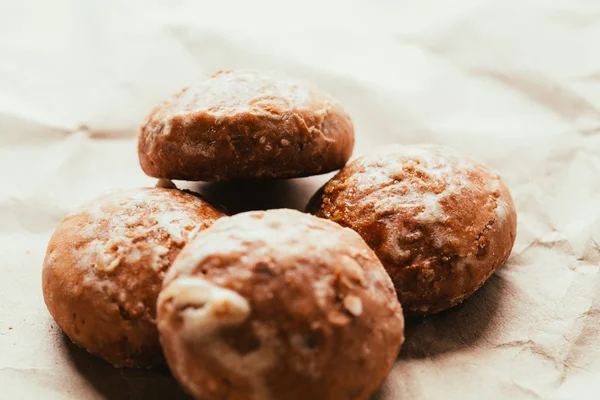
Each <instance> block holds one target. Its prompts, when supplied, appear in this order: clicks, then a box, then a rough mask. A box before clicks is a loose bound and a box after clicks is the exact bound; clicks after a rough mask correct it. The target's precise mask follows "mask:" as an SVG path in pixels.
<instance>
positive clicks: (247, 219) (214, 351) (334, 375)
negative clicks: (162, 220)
mask: <svg viewBox="0 0 600 400" xmlns="http://www.w3.org/2000/svg"><path fill="white" fill-rule="evenodd" d="M157 307H158V318H157V320H158V328H159V331H160V339H161V343H162V345H163V349H164V352H165V356H166V358H167V361H168V364H169V366H170V368H171V371H172V372H173V374H174V375H175V377H176V378H177V379H178V380H179V382H180V383H181V384H182V386H183V387H184V388H185V389H186V390H187V391H188V392H189V393H190V394H191V395H193V396H194V397H195V398H196V399H202V400H212V399H230V400H269V399H286V400H306V399H324V400H330V399H339V400H342V399H344V400H348V399H368V398H370V396H371V395H372V394H373V392H374V391H375V390H376V389H377V387H378V386H379V385H380V384H381V382H382V381H383V379H384V378H385V377H386V375H387V373H388V372H389V370H390V369H391V367H392V365H393V363H394V360H395V358H396V356H397V353H398V351H399V348H400V346H401V344H402V342H403V340H404V337H403V330H404V320H403V315H402V309H401V307H400V304H399V302H398V300H397V297H396V294H395V291H394V287H393V285H392V282H391V280H390V278H389V276H388V275H387V274H386V272H385V270H384V268H383V266H382V265H381V263H380V261H379V260H378V259H377V257H376V256H375V254H374V253H373V252H372V250H371V249H370V248H369V247H368V246H367V245H366V244H365V243H364V241H363V240H362V239H361V238H360V236H359V235H357V234H356V233H355V232H353V231H352V230H350V229H345V228H342V227H340V226H339V225H337V224H334V223H332V222H329V221H326V220H323V219H319V218H316V217H314V216H312V215H309V214H304V213H300V212H297V211H292V210H285V209H283V210H269V211H255V212H248V213H243V214H237V215H235V216H233V217H230V218H223V219H221V220H219V221H217V222H215V224H214V225H213V226H212V227H210V228H209V229H207V230H205V231H203V232H200V233H199V234H198V235H197V236H196V238H195V239H194V240H193V241H192V242H190V244H189V245H188V246H187V247H186V248H185V249H184V250H183V251H182V252H181V253H180V254H179V256H178V258H177V260H176V261H175V263H174V265H173V268H172V269H171V270H170V271H169V273H168V274H167V277H166V278H165V282H164V286H163V289H162V291H161V293H160V295H159V300H158V306H157Z"/></svg>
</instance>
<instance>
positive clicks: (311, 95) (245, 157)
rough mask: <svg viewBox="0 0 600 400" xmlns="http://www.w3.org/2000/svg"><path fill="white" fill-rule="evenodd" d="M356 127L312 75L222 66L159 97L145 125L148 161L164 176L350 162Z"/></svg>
mask: <svg viewBox="0 0 600 400" xmlns="http://www.w3.org/2000/svg"><path fill="white" fill-rule="evenodd" d="M353 147H354V127H353V125H352V121H351V120H350V117H349V116H348V114H346V112H345V111H344V110H343V108H342V106H341V105H340V104H339V103H338V102H337V101H335V100H334V99H333V98H331V97H330V96H328V95H327V94H325V93H323V92H321V91H320V90H318V89H316V88H315V87H313V86H312V85H310V84H309V83H306V82H303V81H299V80H295V79H292V78H289V77H287V76H284V75H281V74H275V73H262V72H257V71H247V70H241V71H220V72H217V73H216V74H214V75H212V76H211V77H209V78H207V79H205V80H202V81H200V82H199V83H197V84H196V85H193V86H191V87H187V88H185V89H183V90H181V91H180V92H179V93H177V94H175V95H174V96H173V97H172V98H171V99H170V100H167V101H165V102H164V103H162V104H159V105H158V106H156V107H155V108H154V110H153V111H152V112H151V113H150V115H149V116H148V118H147V119H146V121H145V122H144V124H143V125H142V127H141V130H140V134H139V142H138V154H139V159H140V164H141V166H142V169H143V170H144V172H146V174H148V175H150V176H153V177H156V178H168V179H182V180H200V181H217V180H227V179H240V178H294V177H301V176H308V175H315V174H322V173H325V172H329V171H333V170H336V169H339V168H341V167H343V166H344V164H345V163H346V161H347V160H348V158H350V155H351V153H352V149H353Z"/></svg>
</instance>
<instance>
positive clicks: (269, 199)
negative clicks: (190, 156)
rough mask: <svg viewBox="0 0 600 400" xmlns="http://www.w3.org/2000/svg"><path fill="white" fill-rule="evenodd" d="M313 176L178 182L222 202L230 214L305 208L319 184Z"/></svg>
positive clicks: (181, 185)
mask: <svg viewBox="0 0 600 400" xmlns="http://www.w3.org/2000/svg"><path fill="white" fill-rule="evenodd" d="M319 183H320V182H319V181H317V180H315V179H312V178H300V179H256V180H233V181H222V182H207V183H185V182H178V183H177V186H178V187H180V188H182V189H183V188H188V189H190V190H192V191H194V192H198V193H200V194H201V195H202V198H204V199H205V200H207V201H208V202H211V203H213V204H218V205H221V206H223V207H224V208H225V209H226V210H227V212H228V213H229V214H231V215H233V214H238V213H241V212H245V211H254V210H269V209H273V208H291V209H295V210H300V211H303V210H304V206H305V204H306V202H307V201H308V199H309V198H310V197H311V196H312V195H313V193H314V192H315V191H316V190H317V188H318V187H319Z"/></svg>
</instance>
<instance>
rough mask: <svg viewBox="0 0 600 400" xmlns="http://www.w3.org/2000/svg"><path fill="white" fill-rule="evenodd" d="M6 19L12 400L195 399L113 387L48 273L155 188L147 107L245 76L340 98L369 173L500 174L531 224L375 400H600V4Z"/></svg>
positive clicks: (5, 241) (275, 197) (246, 198)
mask: <svg viewBox="0 0 600 400" xmlns="http://www.w3.org/2000/svg"><path fill="white" fill-rule="evenodd" d="M2 1H4V2H6V5H4V6H3V5H2V4H1V3H0V9H2V10H3V12H1V13H0V22H1V23H0V60H2V62H0V221H1V222H2V223H1V224H0V255H1V256H2V261H3V262H2V268H3V271H4V272H5V278H6V279H2V280H0V387H2V388H3V389H2V390H3V393H4V394H5V395H6V396H7V397H11V398H39V397H44V398H49V399H70V398H81V399H86V400H87V399H101V398H118V396H119V395H123V393H127V394H128V395H130V397H131V398H134V399H138V398H139V399H151V398H161V397H162V398H165V397H176V398H185V395H184V394H183V392H182V391H181V389H179V386H178V385H177V384H176V382H174V380H173V379H172V378H170V377H168V376H167V375H165V374H164V373H162V372H146V371H144V372H138V371H135V372H134V371H119V370H116V369H113V368H112V367H111V366H109V365H108V364H106V363H104V362H102V361H101V360H99V359H97V358H95V357H92V356H90V355H88V354H87V353H85V352H84V351H83V350H81V349H78V348H76V347H75V346H73V345H72V344H68V341H67V340H65V339H64V338H63V336H62V335H61V334H60V333H59V331H58V328H57V327H56V324H55V323H54V322H53V321H52V319H51V317H50V315H49V314H48V312H47V310H46V308H45V305H44V302H43V297H42V293H41V289H40V288H41V266H42V260H43V258H44V254H45V249H46V245H47V243H48V240H49V238H50V235H51V234H52V232H53V230H54V229H55V227H56V226H57V225H58V223H59V222H60V220H61V219H62V218H63V217H64V216H65V215H66V214H67V213H69V212H71V211H72V210H73V209H75V208H77V207H78V206H80V205H82V204H83V203H86V202H88V201H89V200H92V199H93V198H95V197H97V196H98V195H99V194H101V193H103V192H105V191H106V190H108V189H111V188H117V187H121V188H133V187H143V186H154V185H155V183H156V180H155V179H153V178H149V177H146V176H145V175H144V174H143V172H142V171H141V169H140V168H139V163H138V160H137V154H136V142H135V140H136V136H137V132H138V128H139V124H140V123H142V121H143V119H144V117H145V116H146V114H147V113H148V112H150V110H151V108H152V106H153V105H154V104H157V103H158V102H160V101H163V100H165V99H167V98H168V97H169V96H170V95H171V94H172V93H173V92H175V91H177V90H178V89H180V88H181V87H183V86H186V85H189V84H191V83H193V82H194V81H195V80H197V79H200V78H201V77H202V76H203V75H204V74H209V73H213V72H215V71H216V70H218V69H230V68H258V69H265V70H282V71H284V72H287V73H288V74H290V75H295V76H298V77H300V78H303V79H308V80H311V81H313V82H314V83H315V84H317V85H318V86H320V87H322V88H323V89H324V90H325V91H326V92H329V93H331V94H332V95H333V96H334V97H335V98H337V99H338V100H339V101H340V102H341V103H342V104H343V105H344V107H345V109H346V110H347V111H348V113H349V114H350V115H351V116H352V119H353V121H354V123H355V126H356V147H355V154H354V155H355V157H356V156H358V155H359V154H361V153H369V152H370V151H372V150H373V149H374V148H376V147H378V146H381V145H386V144H389V143H392V142H399V143H405V144H417V143H423V142H434V143H437V144H445V145H449V146H451V147H455V148H456V149H457V150H459V151H460V152H462V153H464V154H468V155H470V156H471V157H472V158H475V159H481V160H482V161H484V162H486V163H488V164H489V165H490V167H492V168H493V169H495V170H497V171H498V172H499V173H500V175H501V176H502V177H503V179H504V181H505V182H506V184H507V185H508V187H509V188H510V190H511V193H512V195H513V198H514V201H515V205H516V208H517V211H518V214H519V222H518V224H519V225H518V235H517V241H516V244H515V248H514V251H513V254H512V255H511V257H510V259H509V261H508V263H507V264H506V265H505V266H503V267H502V268H501V269H500V270H499V272H498V273H497V274H496V275H494V276H493V277H492V278H491V279H490V281H489V282H488V283H487V284H485V285H484V286H483V287H482V288H481V289H480V290H479V291H478V292H476V293H475V294H474V295H473V296H472V297H471V298H470V299H468V300H466V301H465V302H464V303H463V304H462V305H460V306H458V307H456V308H454V309H452V310H449V311H447V312H444V313H442V314H440V315H437V316H435V317H430V318H426V319H424V320H415V321H408V322H407V331H406V337H407V341H406V344H405V346H404V348H403V350H402V352H401V355H400V357H399V358H398V361H397V363H396V365H395V367H394V369H393V370H392V372H391V374H390V377H389V378H388V379H387V381H386V382H385V383H384V386H383V388H382V390H381V391H380V393H379V394H378V395H377V397H376V399H377V400H392V399H398V398H415V399H435V398H448V397H450V398H454V397H457V396H460V397H461V399H479V398H481V395H482V394H485V395H486V398H489V399H503V398H531V399H536V398H542V399H546V398H547V399H556V400H559V399H560V400H564V399H571V398H577V399H590V400H591V399H595V398H596V397H597V393H598V391H600V384H599V383H598V382H600V346H599V345H598V343H600V271H599V269H600V244H599V243H600V135H598V134H599V133H600V53H599V52H598V51H595V49H598V48H600V3H598V2H597V1H593V0H591V1H586V0H573V1H569V2H564V1H559V0H530V1H527V2H518V4H517V3H510V2H505V1H502V0H459V1H454V2H437V3H436V6H435V8H432V7H431V4H429V2H421V1H416V0H407V1H403V2H388V1H371V2H367V1H364V2H347V1H341V0H336V1H332V2H320V1H317V0H306V1H305V2H303V4H302V7H295V8H294V9H293V11H292V10H291V9H288V8H287V6H284V5H283V4H282V3H281V2H278V1H275V0H257V1H255V2H240V3H238V5H237V6H232V5H228V4H225V3H223V4H221V3H219V4H212V5H210V6H208V5H207V4H206V3H201V2H195V1H182V2H179V3H178V4H177V5H176V6H175V5H173V4H172V2H167V1H162V0H158V1H154V2H145V1H141V0H135V1H133V2H131V3H128V4H124V3H122V2H118V1H107V2H105V3H103V5H102V6H98V5H93V4H92V3H85V2H79V3H77V4H75V3H73V2H72V1H68V0H57V1H55V2H52V3H48V2H42V1H39V0H37V1H36V0H32V1H30V2H27V3H18V2H17V3H15V2H11V3H8V1H7V0H0V2H2ZM217 3H218V2H217ZM31 9H35V10H36V13H33V12H31ZM234 9H235V11H234ZM257 10H260V12H258V11H257ZM315 10H318V11H315ZM341 10H343V18H341V17H340V15H342V14H341ZM291 14H293V16H294V18H291V17H290V15H291ZM134 17H135V18H134ZM331 175H332V174H328V175H324V176H319V177H312V178H306V179H300V180H293V181H289V182H287V181H286V182H270V183H264V184H260V187H259V188H260V190H259V191H258V192H256V189H255V188H254V187H253V186H252V187H251V185H249V184H240V185H241V186H239V187H238V189H236V188H235V187H232V186H231V185H228V184H227V183H223V184H217V185H214V184H213V185H205V184H197V183H183V182H177V185H178V187H182V188H191V189H194V190H200V191H205V193H206V194H207V195H208V196H209V197H211V198H214V199H217V200H219V201H220V202H223V203H224V204H225V205H227V206H230V209H231V210H235V211H242V210H247V209H249V208H256V209H258V208H266V207H285V206H290V207H293V208H300V209H301V208H302V207H303V206H304V205H305V204H306V202H307V201H308V198H309V197H310V196H311V195H312V194H313V193H314V191H315V190H316V189H317V188H318V187H319V186H320V185H321V184H322V183H324V181H325V180H326V179H327V178H328V177H330V176H331Z"/></svg>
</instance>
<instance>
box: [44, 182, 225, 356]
mask: <svg viewBox="0 0 600 400" xmlns="http://www.w3.org/2000/svg"><path fill="white" fill-rule="evenodd" d="M222 215H223V214H222V213H221V212H219V211H217V210H216V209H214V208H213V207H212V206H210V205H209V204H208V203H206V202H204V201H202V200H201V199H199V198H197V197H195V196H193V195H191V194H187V193H183V192H181V191H178V190H174V189H162V188H146V189H136V190H129V191H115V192H111V193H109V194H106V195H104V196H102V197H100V198H99V199H97V200H95V201H94V202H92V203H90V204H88V205H86V206H84V207H83V208H82V209H80V210H78V211H76V212H74V213H72V214H70V215H68V216H67V217H66V218H65V219H64V220H63V221H62V222H61V224H60V225H59V226H58V228H57V229H56V232H55V233H54V235H53V236H52V238H51V239H50V243H49V244H48V250H47V252H46V258H45V260H44V268H43V275H42V285H43V291H44V300H45V301H46V305H47V307H48V310H49V311H50V313H51V314H52V316H53V317H54V319H55V320H56V323H57V324H58V326H59V327H60V328H61V329H62V330H63V331H64V332H65V333H66V334H67V336H69V338H70V339H71V340H72V341H73V342H74V343H76V344H78V345H79V346H81V347H83V348H85V349H86V350H88V351H89V352H90V353H93V354H96V355H98V356H100V357H102V358H104V359H106V360H107V361H109V362H110V363H112V364H113V365H115V366H122V367H131V368H134V367H140V368H141V367H152V366H155V365H159V364H163V363H164V360H163V356H162V352H161V350H160V346H159V343H158V333H157V330H156V326H155V315H156V298H157V296H158V292H159V290H160V288H161V285H162V279H163V276H164V274H165V272H166V271H167V269H168V268H169V267H170V265H171V263H172V262H173V260H174V259H175V257H176V256H177V254H179V252H180V250H181V249H182V248H183V246H184V245H185V244H186V243H187V241H188V239H190V238H191V237H193V235H194V234H195V233H196V232H197V231H198V230H200V229H204V228H206V227H208V226H209V225H210V224H211V223H212V222H213V221H215V220H216V219H217V218H219V217H221V216H222Z"/></svg>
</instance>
